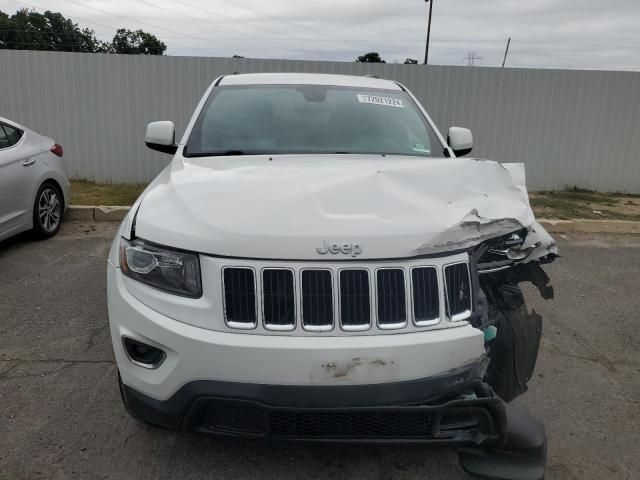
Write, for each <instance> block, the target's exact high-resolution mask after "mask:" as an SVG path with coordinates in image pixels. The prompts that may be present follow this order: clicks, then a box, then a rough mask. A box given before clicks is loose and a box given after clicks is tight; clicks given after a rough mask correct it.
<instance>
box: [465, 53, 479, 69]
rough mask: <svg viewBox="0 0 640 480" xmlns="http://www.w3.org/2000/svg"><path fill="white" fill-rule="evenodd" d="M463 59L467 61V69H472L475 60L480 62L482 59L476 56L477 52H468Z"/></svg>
mask: <svg viewBox="0 0 640 480" xmlns="http://www.w3.org/2000/svg"><path fill="white" fill-rule="evenodd" d="M465 58H466V60H467V67H473V66H474V65H475V63H476V60H482V57H481V56H479V55H478V52H469V53H467V56H466V57H465Z"/></svg>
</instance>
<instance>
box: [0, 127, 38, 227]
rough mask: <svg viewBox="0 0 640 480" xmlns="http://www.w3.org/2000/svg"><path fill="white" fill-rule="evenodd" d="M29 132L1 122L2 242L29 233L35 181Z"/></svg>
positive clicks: (0, 193) (0, 192)
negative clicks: (14, 235)
mask: <svg viewBox="0 0 640 480" xmlns="http://www.w3.org/2000/svg"><path fill="white" fill-rule="evenodd" d="M24 137H25V133H24V132H23V131H22V130H19V129H17V128H15V127H12V126H9V125H6V124H3V123H0V239H3V238H6V237H8V236H9V235H11V234H12V233H18V232H19V231H22V230H26V229H27V228H28V224H29V220H30V217H31V215H32V211H33V210H32V209H33V201H34V199H33V193H32V191H31V190H32V186H33V179H31V178H30V177H31V176H32V175H31V169H30V168H29V167H30V166H31V165H33V164H34V163H35V159H32V158H30V156H31V155H33V154H34V153H35V152H33V150H32V149H31V148H28V147H27V146H26V142H25V140H27V139H25V138H24Z"/></svg>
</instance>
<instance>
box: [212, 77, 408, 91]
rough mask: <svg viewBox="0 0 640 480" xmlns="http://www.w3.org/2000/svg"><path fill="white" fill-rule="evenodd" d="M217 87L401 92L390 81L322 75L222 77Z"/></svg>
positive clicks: (398, 87)
mask: <svg viewBox="0 0 640 480" xmlns="http://www.w3.org/2000/svg"><path fill="white" fill-rule="evenodd" d="M218 85H331V86H339V87H357V88H381V89H385V90H402V87H400V85H398V84H397V83H396V82H394V81H392V80H382V79H380V78H373V77H356V76H354V75H328V74H324V73H244V74H234V75H226V76H224V77H223V78H222V79H221V80H220V82H219V83H218Z"/></svg>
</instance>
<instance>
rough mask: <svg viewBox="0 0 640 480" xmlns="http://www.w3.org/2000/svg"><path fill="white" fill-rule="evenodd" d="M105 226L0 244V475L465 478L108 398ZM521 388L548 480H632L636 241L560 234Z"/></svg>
mask: <svg viewBox="0 0 640 480" xmlns="http://www.w3.org/2000/svg"><path fill="white" fill-rule="evenodd" d="M115 230H116V224H113V223H108V222H106V223H93V222H89V223H77V222H76V223H73V222H72V223H67V224H65V225H64V226H63V228H62V230H61V232H60V233H59V235H58V236H56V237H55V238H53V239H50V240H47V241H43V242H35V241H31V240H30V239H29V238H28V237H26V236H20V237H19V238H16V239H12V240H9V241H6V242H4V243H0V480H9V479H11V480H18V479H20V480H23V479H25V480H26V479H29V480H31V479H92V480H93V479H125V478H126V479H130V480H134V479H156V478H162V479H174V478H175V479H192V478H193V479H205V478H216V479H226V478H229V479H254V478H255V479H257V478H259V479H296V480H301V479H323V480H325V479H343V478H344V479H367V480H372V479H376V480H378V479H379V480H390V479H394V480H395V479H421V480H423V479H442V480H448V479H468V478H469V477H467V476H466V475H465V474H464V473H463V472H462V470H461V468H460V467H459V465H458V461H457V456H456V455H455V454H454V453H453V452H452V451H449V450H442V449H436V450H432V449H425V448H424V447H420V446H371V445H369V446H352V445H351V446H349V445H330V446H326V445H309V444H305V445H297V444H289V443H278V444H268V443H261V442H258V441H243V440H229V439H221V438H210V437H202V436H197V435H192V434H175V433H170V432H166V431H163V430H160V429H156V428H153V427H149V426H146V425H143V424H141V423H138V422H136V421H135V420H133V419H131V418H130V417H129V416H128V415H127V414H126V412H125V410H124V408H123V407H122V404H121V402H120V397H119V393H118V387H117V382H116V366H115V363H114V359H113V352H112V349H111V341H110V337H109V329H108V320H107V308H106V292H105V284H106V278H105V277H106V275H105V259H106V256H107V251H108V248H109V244H110V241H111V238H112V237H113V235H114V234H115ZM556 239H557V240H558V243H559V247H560V253H561V254H562V258H560V259H559V260H558V261H557V262H556V263H554V264H552V265H549V266H547V267H546V271H547V273H548V274H549V276H550V277H551V279H552V284H553V285H554V287H555V291H556V298H555V299H554V300H550V301H545V300H542V299H541V298H540V297H539V295H538V294H537V292H536V291H535V290H533V289H532V288H527V289H526V293H527V300H528V303H529V305H530V307H532V308H534V309H535V310H536V311H538V312H539V313H541V314H542V316H543V318H544V327H543V329H544V331H543V341H542V347H541V352H540V356H539V359H538V365H537V368H536V373H535V374H534V378H533V379H532V381H531V382H530V385H529V387H530V388H529V391H528V392H527V393H526V394H525V395H523V396H522V397H521V398H519V399H518V400H516V403H517V404H519V405H520V406H521V407H523V408H524V409H525V410H527V411H529V412H530V413H532V414H533V415H534V416H536V417H538V418H540V419H541V420H543V421H544V423H545V425H546V428H547V435H548V437H549V460H548V468H547V477H546V478H547V479H569V480H582V479H598V480H601V479H625V480H630V479H633V480H635V479H640V348H639V347H640V329H639V328H638V312H639V311H640V291H639V288H640V237H637V236H636V237H634V236H607V235H591V236H585V235H582V236H578V235H575V234H572V235H569V236H567V235H565V236H560V235H556Z"/></svg>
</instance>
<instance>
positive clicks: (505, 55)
mask: <svg viewBox="0 0 640 480" xmlns="http://www.w3.org/2000/svg"><path fill="white" fill-rule="evenodd" d="M510 44H511V37H509V40H507V48H506V50H505V51H504V58H503V59H502V68H504V64H505V62H506V61H507V54H508V53H509V45H510Z"/></svg>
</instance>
